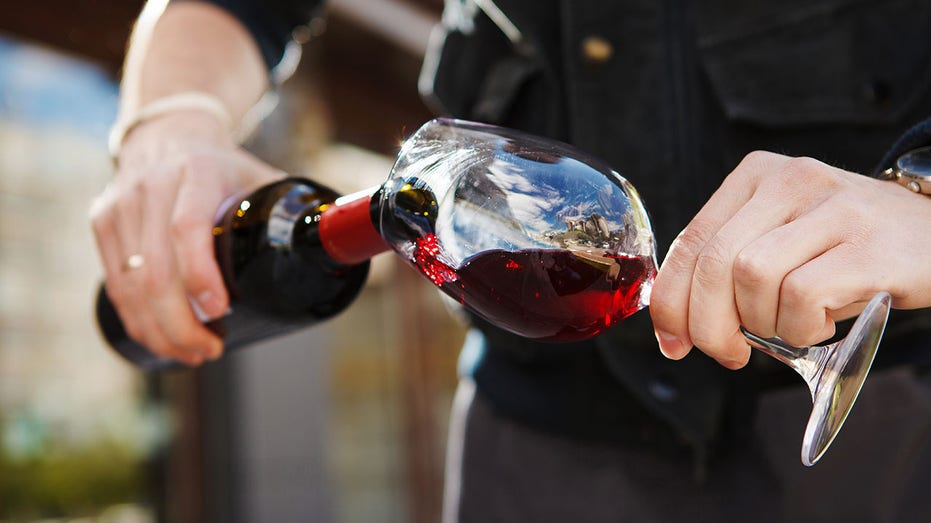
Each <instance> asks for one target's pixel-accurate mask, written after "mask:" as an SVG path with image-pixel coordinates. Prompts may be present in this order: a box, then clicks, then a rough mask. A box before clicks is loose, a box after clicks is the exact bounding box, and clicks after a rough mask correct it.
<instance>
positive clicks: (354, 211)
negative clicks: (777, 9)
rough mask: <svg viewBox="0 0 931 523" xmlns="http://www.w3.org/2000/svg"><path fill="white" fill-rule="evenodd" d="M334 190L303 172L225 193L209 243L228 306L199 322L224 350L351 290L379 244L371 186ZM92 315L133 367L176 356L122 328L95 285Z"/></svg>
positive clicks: (305, 323) (339, 305)
mask: <svg viewBox="0 0 931 523" xmlns="http://www.w3.org/2000/svg"><path fill="white" fill-rule="evenodd" d="M338 196H339V195H338V194H337V193H336V192H334V191H333V190H332V189H329V188H327V187H325V186H323V185H321V184H319V183H316V182H313V181H311V180H307V179H301V178H288V179H285V180H282V181H279V182H276V183H273V184H270V185H267V186H265V187H262V188H260V189H258V190H257V191H255V192H253V193H252V194H249V195H248V196H246V197H244V198H235V199H233V200H231V201H230V202H229V205H228V207H227V209H226V210H225V212H222V213H221V214H220V216H221V218H220V219H219V220H218V222H217V224H216V226H215V227H214V229H213V234H214V247H215V255H216V258H217V262H218V264H219V266H220V270H221V272H222V274H223V280H224V284H225V285H226V288H227V290H228V292H229V296H230V309H229V311H228V313H227V314H226V315H224V316H223V317H221V318H218V319H216V320H213V321H210V322H208V323H207V324H206V325H207V326H208V327H209V328H210V329H211V330H213V331H214V332H216V333H217V334H218V335H220V336H221V337H222V338H223V343H224V348H225V350H227V351H229V350H233V349H237V348H240V347H244V346H247V345H250V344H252V343H255V342H257V341H260V340H263V339H267V338H270V337H273V336H278V335H281V334H285V333H288V332H292V331H294V330H296V329H299V328H303V327H309V326H311V325H314V324H315V323H317V322H319V321H321V320H324V319H327V318H330V317H332V316H334V315H335V314H337V313H339V312H340V311H342V310H343V309H345V308H346V307H347V306H348V305H349V304H350V303H351V302H352V301H353V300H354V299H355V298H356V296H357V295H358V293H359V291H360V290H361V289H362V287H363V285H364V284H365V280H366V277H367V275H368V270H369V261H368V260H369V258H371V257H372V256H374V254H377V253H378V252H381V251H385V250H388V249H389V247H388V246H387V244H385V242H384V241H383V240H382V239H381V236H379V235H378V233H377V232H375V230H374V229H373V227H372V220H371V218H370V217H369V213H370V209H369V203H368V202H369V200H370V199H371V194H368V195H365V194H359V195H354V196H353V197H351V198H349V202H350V203H349V204H348V205H346V206H343V207H338V206H337V205H335V201H336V200H337V198H338ZM328 210H329V211H330V212H326V211H328ZM324 216H327V218H324ZM328 218H329V219H328ZM366 224H368V225H367V226H366ZM324 238H325V240H324ZM331 253H337V254H336V255H335V256H334V255H333V254H331ZM347 260H348V261H347ZM97 321H98V325H99V327H100V330H101V331H102V333H103V335H104V337H105V338H106V340H107V342H108V343H109V344H110V345H111V346H112V347H113V348H114V349H115V350H116V351H117V352H118V353H119V354H120V355H122V356H123V357H124V358H126V359H127V360H129V361H130V362H131V363H133V364H135V365H136V366H138V367H140V368H141V369H144V370H155V369H162V368H167V367H174V366H177V365H178V363H177V362H175V361H173V360H167V359H163V358H160V357H158V356H157V355H155V354H153V353H152V352H150V351H149V350H148V349H146V348H145V347H143V346H142V345H140V344H139V343H137V342H135V341H134V340H132V339H131V338H130V337H129V336H128V335H127V333H126V331H125V330H124V328H123V325H122V323H121V321H120V319H119V316H118V315H117V313H116V310H115V309H114V307H113V304H112V303H111V302H110V300H109V298H108V297H107V295H106V292H105V291H104V289H103V288H101V290H100V292H99V293H98V297H97Z"/></svg>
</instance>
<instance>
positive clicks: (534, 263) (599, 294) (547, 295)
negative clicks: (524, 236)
mask: <svg viewBox="0 0 931 523" xmlns="http://www.w3.org/2000/svg"><path fill="white" fill-rule="evenodd" d="M438 253H439V249H438V248H437V244H436V237H435V236H433V235H428V236H426V237H424V238H421V239H419V240H417V245H416V248H415V251H414V260H413V261H414V264H415V265H416V266H417V267H418V268H419V269H420V271H421V272H423V274H424V275H425V276H427V277H428V278H430V280H432V281H433V282H434V283H435V284H436V285H438V286H439V287H440V288H441V289H442V290H443V291H444V292H445V293H446V294H448V295H449V296H451V297H452V298H454V299H455V300H457V301H459V302H460V303H461V304H463V305H464V306H466V307H468V308H470V309H472V310H473V311H475V312H476V313H478V314H480V315H481V316H483V317H485V318H486V319H487V320H488V321H490V322H491V323H493V324H495V325H498V326H499V327H502V328H504V329H507V330H510V331H512V332H514V333H516V334H519V335H521V336H525V337H527V338H532V339H538V340H541V341H552V342H561V341H578V340H583V339H586V338H590V337H592V336H595V335H596V334H599V333H601V332H603V331H604V330H606V329H608V328H609V327H611V326H613V325H614V324H616V323H617V322H619V321H621V320H623V319H624V318H626V317H628V316H630V315H631V314H633V313H635V312H637V311H638V310H640V309H641V308H642V307H643V301H644V300H641V296H642V294H643V292H644V291H645V290H648V289H649V286H650V285H652V282H653V278H654V276H655V275H656V266H655V263H654V261H653V258H652V257H649V256H629V255H623V254H621V255H609V254H601V255H593V254H589V253H580V252H574V251H570V250H568V249H524V250H518V251H503V250H490V251H485V252H481V253H479V254H476V255H475V256H472V257H470V258H468V259H466V260H465V261H464V262H463V264H462V266H461V267H460V268H458V269H456V268H453V267H450V266H449V265H447V264H446V263H444V262H443V261H441V260H439V259H438V258H437V255H438Z"/></svg>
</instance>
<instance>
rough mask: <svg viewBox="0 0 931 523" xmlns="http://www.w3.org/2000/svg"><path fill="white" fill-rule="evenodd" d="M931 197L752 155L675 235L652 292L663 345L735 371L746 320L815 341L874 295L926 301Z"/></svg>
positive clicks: (902, 302)
mask: <svg viewBox="0 0 931 523" xmlns="http://www.w3.org/2000/svg"><path fill="white" fill-rule="evenodd" d="M929 219H931V200H929V199H928V198H927V197H925V196H922V195H919V194H915V193H912V192H910V191H908V190H907V189H905V188H903V187H901V186H899V185H898V184H895V183H893V182H885V181H879V180H876V179H872V178H869V177H866V176H862V175H859V174H856V173H851V172H848V171H844V170H841V169H838V168H835V167H831V166H829V165H826V164H824V163H821V162H819V161H817V160H813V159H810V158H791V157H787V156H782V155H778V154H774V153H768V152H756V153H752V154H750V155H748V156H747V157H746V158H745V159H744V160H743V161H742V162H741V163H740V164H739V165H738V166H737V168H736V169H734V171H733V172H732V173H731V174H730V175H729V176H728V177H727V178H726V180H725V181H724V183H723V184H722V185H721V187H720V188H719V189H718V190H717V191H716V192H715V193H714V195H713V196H712V197H711V199H710V200H709V201H708V202H707V203H706V204H705V205H704V207H703V208H702V209H701V211H700V212H699V213H698V214H697V215H696V216H695V218H694V219H692V221H691V222H690V223H689V224H688V226H687V227H686V228H685V229H684V230H683V231H682V232H681V234H680V235H679V236H678V238H677V239H676V240H675V242H674V244H673V247H672V248H671V249H670V251H669V253H667V256H666V259H665V261H664V262H663V263H662V265H661V268H660V271H659V273H658V275H657V278H656V282H655V284H654V287H653V294H652V298H651V303H650V315H651V317H652V319H653V324H654V328H655V329H656V337H657V341H658V342H659V345H660V348H661V350H662V352H663V354H665V355H666V356H667V357H669V358H672V359H681V358H683V357H684V356H685V355H686V354H688V352H689V351H690V350H691V348H692V347H693V346H695V347H698V348H699V349H701V350H702V351H703V352H705V353H706V354H708V355H709V356H711V357H712V358H714V359H715V360H717V361H718V362H720V363H721V364H722V365H724V366H726V367H728V368H731V369H738V368H740V367H742V366H744V365H745V364H746V363H747V360H748V358H749V355H750V348H749V346H748V345H747V342H746V340H745V338H744V337H743V335H741V334H740V331H739V327H740V326H741V325H744V326H745V327H746V328H747V329H748V330H750V331H751V332H754V333H756V334H758V335H760V336H764V337H771V336H779V337H781V338H783V339H784V340H785V341H787V342H788V343H791V344H793V345H810V344H813V343H817V342H820V341H822V340H824V339H826V338H828V337H830V336H831V335H832V334H833V333H834V322H835V321H837V320H839V319H843V318H847V317H850V316H853V315H855V314H857V313H858V312H859V311H860V309H862V307H863V306H864V305H865V303H866V302H867V301H868V300H869V299H870V297H872V296H873V295H874V294H875V293H876V292H878V291H882V290H886V291H889V292H890V293H891V294H892V297H893V305H894V306H895V307H898V308H921V307H928V306H931V267H929V266H928V265H927V264H926V263H921V262H918V260H926V259H927V257H928V254H929V253H931V231H928V229H927V228H926V227H907V226H904V225H905V224H909V223H910V224H921V223H927V222H925V220H929Z"/></svg>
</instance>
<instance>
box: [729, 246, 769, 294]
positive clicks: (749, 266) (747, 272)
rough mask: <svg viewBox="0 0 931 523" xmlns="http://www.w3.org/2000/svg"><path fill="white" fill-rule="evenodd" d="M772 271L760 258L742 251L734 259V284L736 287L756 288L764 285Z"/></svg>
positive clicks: (762, 258)
mask: <svg viewBox="0 0 931 523" xmlns="http://www.w3.org/2000/svg"><path fill="white" fill-rule="evenodd" d="M771 274H772V271H771V269H770V268H769V264H768V263H767V261H766V259H765V258H764V257H762V256H759V255H756V254H755V253H750V252H747V250H743V251H741V252H740V253H738V254H737V257H736V258H735V259H734V282H735V284H737V285H740V286H743V287H748V288H756V287H760V286H762V285H764V284H766V283H767V282H768V281H769V280H770V279H771V278H772V276H771Z"/></svg>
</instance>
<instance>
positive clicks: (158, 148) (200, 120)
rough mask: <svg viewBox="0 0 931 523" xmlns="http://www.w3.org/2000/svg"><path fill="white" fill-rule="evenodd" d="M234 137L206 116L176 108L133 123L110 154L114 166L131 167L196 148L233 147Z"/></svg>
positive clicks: (171, 156)
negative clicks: (112, 154)
mask: <svg viewBox="0 0 931 523" xmlns="http://www.w3.org/2000/svg"><path fill="white" fill-rule="evenodd" d="M237 146H238V143H237V142H236V140H234V139H233V138H232V137H231V136H230V135H229V132H228V130H227V129H226V128H225V127H224V126H223V125H222V124H220V123H219V122H217V121H216V119H214V118H212V117H211V116H210V115H207V114H204V113H202V112H198V111H176V112H172V113H169V114H164V115H160V116H158V117H154V118H151V119H147V120H146V121H144V122H140V123H139V124H137V125H135V126H133V128H132V129H130V130H129V132H127V133H126V134H125V136H124V138H123V141H122V145H121V147H120V148H119V150H118V151H117V152H116V154H117V155H116V156H114V157H113V164H114V167H117V168H120V169H123V168H133V167H139V166H140V165H146V164H149V163H151V162H163V161H165V160H167V159H169V158H173V157H178V156H179V155H184V154H186V153H189V152H192V151H196V150H209V149H214V150H216V149H235V148H236V147H237Z"/></svg>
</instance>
